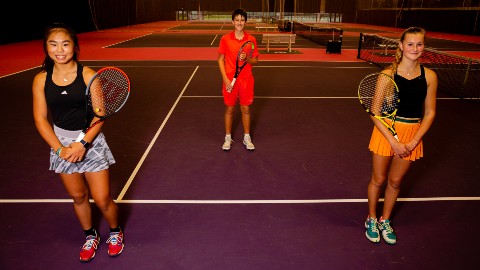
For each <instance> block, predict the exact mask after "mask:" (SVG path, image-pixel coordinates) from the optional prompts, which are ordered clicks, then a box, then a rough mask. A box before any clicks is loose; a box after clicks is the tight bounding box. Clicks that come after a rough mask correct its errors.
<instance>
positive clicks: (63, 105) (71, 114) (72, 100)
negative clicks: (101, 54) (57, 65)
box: [45, 63, 87, 130]
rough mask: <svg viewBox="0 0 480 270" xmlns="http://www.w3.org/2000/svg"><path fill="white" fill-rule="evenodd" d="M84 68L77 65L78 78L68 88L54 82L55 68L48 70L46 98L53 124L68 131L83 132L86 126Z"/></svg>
mask: <svg viewBox="0 0 480 270" xmlns="http://www.w3.org/2000/svg"><path fill="white" fill-rule="evenodd" d="M82 72H83V66H82V65H80V64H79V63H77V77H76V78H75V80H74V81H73V82H72V83H71V84H69V85H66V86H58V85H56V84H55V83H54V82H53V80H52V74H53V68H51V69H49V70H47V78H46V80H45V98H46V101H47V105H48V107H49V109H50V112H51V114H52V120H53V123H54V124H55V125H56V126H57V127H60V128H62V129H66V130H81V129H82V128H83V126H84V124H85V117H86V114H87V112H86V103H85V90H86V88H87V86H86V84H85V81H84V79H83V73H82Z"/></svg>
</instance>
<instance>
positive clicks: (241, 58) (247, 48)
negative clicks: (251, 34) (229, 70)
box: [227, 41, 255, 93]
mask: <svg viewBox="0 0 480 270" xmlns="http://www.w3.org/2000/svg"><path fill="white" fill-rule="evenodd" d="M254 49H255V44H254V43H253V41H247V42H245V43H243V44H242V47H240V50H238V53H237V60H236V61H235V75H234V76H233V79H232V82H231V83H230V90H229V91H228V89H227V91H228V92H229V93H230V92H231V91H232V89H233V86H234V85H235V82H236V81H237V78H238V75H239V74H240V72H242V69H243V68H244V67H245V66H246V65H247V59H248V58H251V57H252V54H253V50H254Z"/></svg>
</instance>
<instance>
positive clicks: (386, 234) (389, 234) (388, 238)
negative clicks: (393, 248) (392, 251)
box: [378, 217, 397, 245]
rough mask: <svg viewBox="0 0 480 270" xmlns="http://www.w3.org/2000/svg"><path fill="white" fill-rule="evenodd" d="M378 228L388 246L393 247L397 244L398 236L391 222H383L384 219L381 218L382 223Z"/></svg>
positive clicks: (386, 220)
mask: <svg viewBox="0 0 480 270" xmlns="http://www.w3.org/2000/svg"><path fill="white" fill-rule="evenodd" d="M378 228H379V229H380V231H381V232H382V236H383V240H385V242H387V244H390V245H393V244H395V243H397V235H396V234H395V232H394V231H393V228H392V226H391V225H390V220H388V219H385V220H382V218H381V217H380V222H378Z"/></svg>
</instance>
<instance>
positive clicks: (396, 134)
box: [393, 134, 400, 142]
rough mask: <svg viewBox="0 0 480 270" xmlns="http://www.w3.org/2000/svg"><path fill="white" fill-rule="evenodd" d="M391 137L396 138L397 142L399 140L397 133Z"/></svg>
mask: <svg viewBox="0 0 480 270" xmlns="http://www.w3.org/2000/svg"><path fill="white" fill-rule="evenodd" d="M393 137H395V139H397V142H399V141H400V140H399V139H398V136H397V134H395V135H393Z"/></svg>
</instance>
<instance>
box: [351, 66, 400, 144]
mask: <svg viewBox="0 0 480 270" xmlns="http://www.w3.org/2000/svg"><path fill="white" fill-rule="evenodd" d="M358 99H359V100H360V103H361V104H362V105H363V107H364V108H365V110H366V111H367V112H368V113H369V114H370V115H372V116H373V117H375V118H376V119H378V120H380V122H382V124H383V125H385V127H387V128H388V130H390V132H391V133H392V135H393V136H394V137H395V139H397V141H398V136H397V132H396V131H395V117H396V114H397V110H398V105H399V103H400V98H399V94H398V87H397V84H396V83H395V81H394V80H393V78H392V77H390V76H389V75H387V74H385V73H374V74H370V75H367V76H366V77H365V78H363V79H362V81H361V82H360V85H359V86H358ZM385 119H389V120H390V121H389V122H390V124H389V123H388V122H387V121H385Z"/></svg>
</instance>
